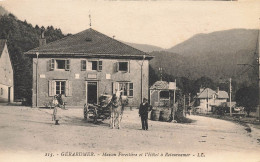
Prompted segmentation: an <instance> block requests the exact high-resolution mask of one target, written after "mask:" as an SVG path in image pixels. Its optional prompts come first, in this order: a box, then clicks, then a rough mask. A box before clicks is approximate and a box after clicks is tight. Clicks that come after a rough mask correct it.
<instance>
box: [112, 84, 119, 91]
mask: <svg viewBox="0 0 260 162" xmlns="http://www.w3.org/2000/svg"><path fill="white" fill-rule="evenodd" d="M116 89H117V90H118V91H119V83H118V82H112V94H115V93H116Z"/></svg>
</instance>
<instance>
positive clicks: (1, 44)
mask: <svg viewBox="0 0 260 162" xmlns="http://www.w3.org/2000/svg"><path fill="white" fill-rule="evenodd" d="M5 44H6V39H0V57H1V55H2V53H3V50H4V48H5Z"/></svg>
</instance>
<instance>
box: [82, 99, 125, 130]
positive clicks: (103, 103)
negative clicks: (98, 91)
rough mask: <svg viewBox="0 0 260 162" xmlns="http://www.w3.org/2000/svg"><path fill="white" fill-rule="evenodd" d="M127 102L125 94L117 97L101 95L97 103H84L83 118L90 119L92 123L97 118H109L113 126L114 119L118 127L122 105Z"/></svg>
mask: <svg viewBox="0 0 260 162" xmlns="http://www.w3.org/2000/svg"><path fill="white" fill-rule="evenodd" d="M127 104H128V99H127V97H126V96H120V97H117V96H116V95H113V96H112V95H101V96H100V98H99V104H85V105H84V119H85V120H89V119H92V120H93V122H94V123H96V122H97V120H98V119H101V120H105V119H109V118H110V119H111V123H110V124H111V126H112V128H114V126H115V120H117V121H118V128H119V127H120V121H121V119H122V116H123V111H124V107H125V106H126V105H127Z"/></svg>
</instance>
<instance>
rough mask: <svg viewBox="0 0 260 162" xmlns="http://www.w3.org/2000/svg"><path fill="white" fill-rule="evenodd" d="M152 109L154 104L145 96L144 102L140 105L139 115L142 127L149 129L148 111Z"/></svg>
mask: <svg viewBox="0 0 260 162" xmlns="http://www.w3.org/2000/svg"><path fill="white" fill-rule="evenodd" d="M151 110H152V106H150V105H149V103H148V100H147V99H146V98H143V102H142V103H141V104H140V107H139V116H140V117H141V122H142V129H143V130H148V112H149V111H151Z"/></svg>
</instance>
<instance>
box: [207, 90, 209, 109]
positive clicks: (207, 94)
mask: <svg viewBox="0 0 260 162" xmlns="http://www.w3.org/2000/svg"><path fill="white" fill-rule="evenodd" d="M208 112H209V88H207V114H208Z"/></svg>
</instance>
